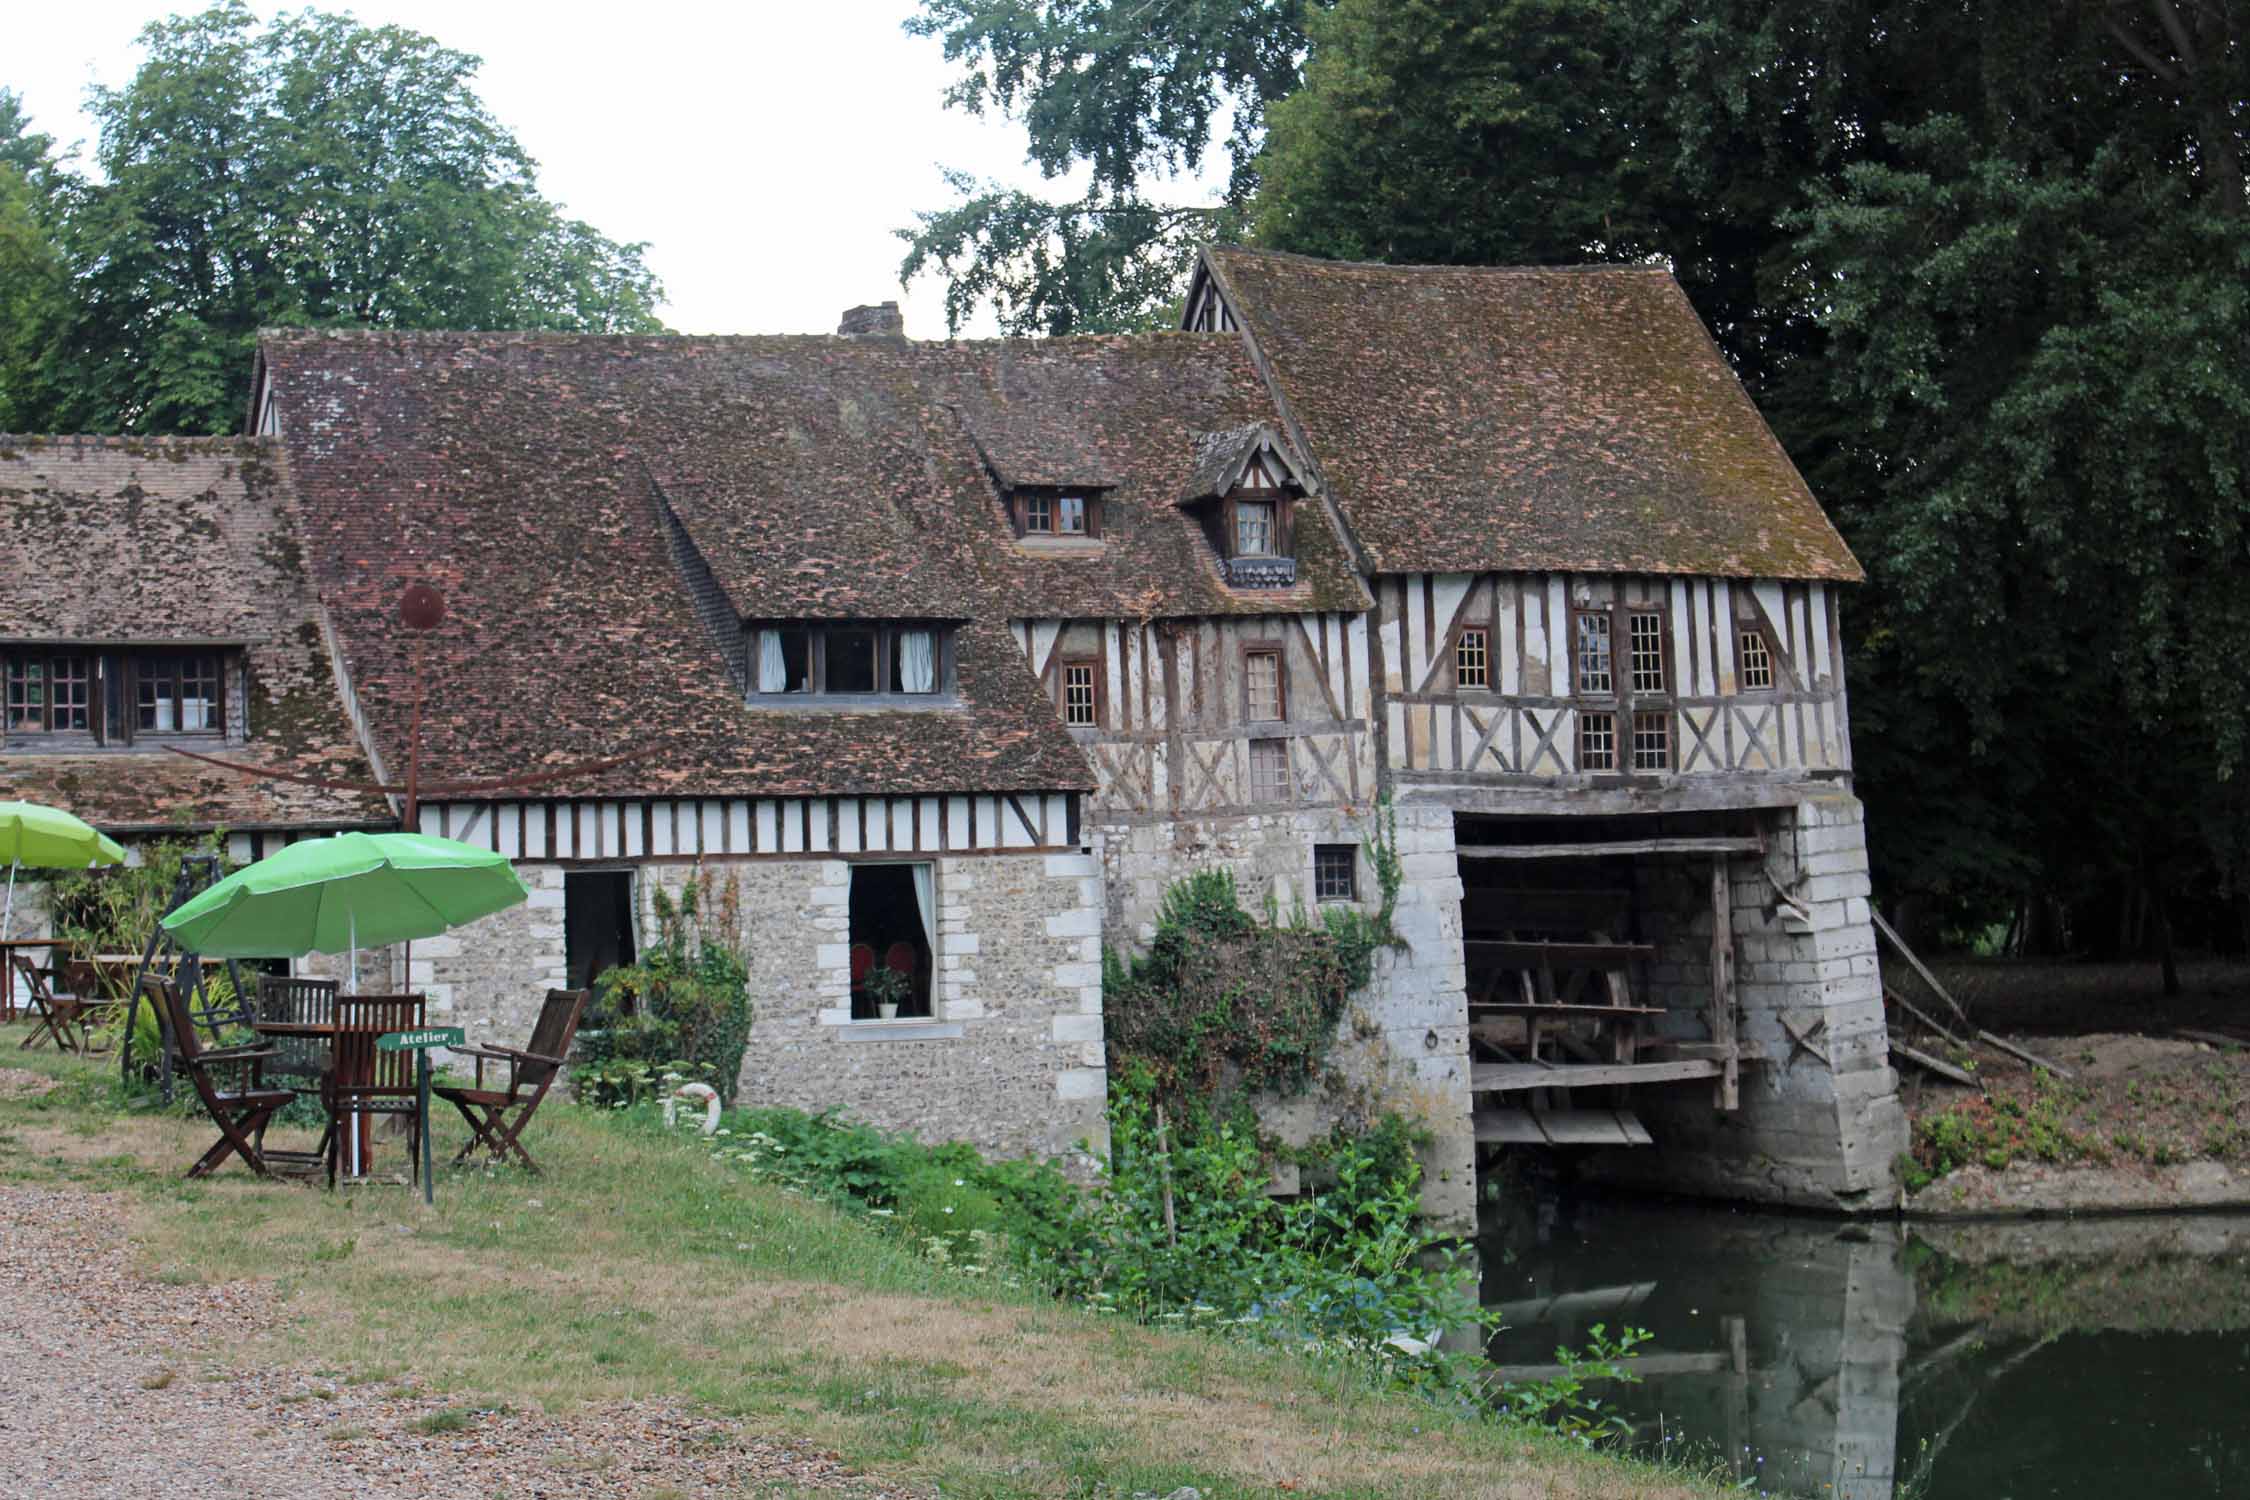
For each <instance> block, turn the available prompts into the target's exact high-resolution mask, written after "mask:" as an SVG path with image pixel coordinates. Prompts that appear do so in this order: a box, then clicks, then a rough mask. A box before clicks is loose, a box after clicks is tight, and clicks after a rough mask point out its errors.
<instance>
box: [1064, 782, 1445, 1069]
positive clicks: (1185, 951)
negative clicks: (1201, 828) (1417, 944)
mask: <svg viewBox="0 0 2250 1500" xmlns="http://www.w3.org/2000/svg"><path fill="white" fill-rule="evenodd" d="M1397 842H1398V841H1397V828H1396V819H1395V817H1394V816H1393V815H1392V814H1391V812H1390V810H1389V808H1388V807H1386V808H1384V810H1383V815H1382V819H1381V823H1380V826H1379V827H1378V829H1377V832H1376V836H1375V838H1374V839H1373V841H1372V842H1371V843H1370V844H1369V846H1368V851H1367V852H1368V858H1369V862H1370V864H1371V865H1372V867H1373V870H1374V874H1375V881H1376V886H1377V888H1378V889H1379V890H1380V892H1381V895H1382V899H1381V902H1380V903H1379V905H1378V907H1377V909H1376V910H1374V911H1372V912H1369V911H1363V910H1361V909H1360V908H1358V907H1356V906H1353V907H1346V906H1328V907H1324V908H1323V909H1322V911H1321V916H1320V921H1319V922H1318V923H1317V924H1311V923H1308V922H1306V921H1305V920H1304V913H1303V912H1302V910H1301V909H1300V910H1299V912H1298V913H1297V914H1296V919H1295V920H1293V921H1291V922H1289V923H1282V922H1280V921H1278V920H1274V919H1275V918H1278V915H1279V914H1278V913H1276V912H1271V911H1269V913H1268V918H1269V920H1268V921H1266V922H1263V923H1261V922H1259V921H1257V920H1256V919H1254V918H1253V917H1252V916H1251V915H1250V913H1249V912H1247V911H1245V910H1244V909H1243V906H1242V901H1241V894H1240V892H1239V891H1238V890H1237V888H1236V886H1235V880H1234V872H1233V871H1231V870H1225V869H1218V870H1199V871H1197V872H1196V873H1195V874H1193V875H1190V876H1188V877H1187V878H1185V879H1183V880H1180V881H1177V882H1175V883H1174V884H1173V885H1172V886H1171V888H1170V889H1168V890H1167V891H1166V892H1165V893H1164V903H1163V905H1162V907H1161V908H1160V909H1159V910H1158V913H1157V918H1156V936H1155V940H1154V941H1153V942H1152V943H1151V944H1150V946H1149V951H1148V953H1147V954H1146V955H1145V956H1143V957H1140V958H1135V959H1131V960H1127V959H1125V958H1122V957H1120V956H1119V955H1118V954H1117V953H1116V952H1114V951H1112V950H1108V949H1105V950H1104V951H1103V973H1102V1013H1103V1017H1104V1030H1105V1031H1106V1033H1107V1037H1108V1044H1109V1066H1110V1073H1111V1076H1112V1077H1126V1076H1130V1075H1134V1074H1136V1073H1137V1074H1142V1075H1145V1076H1146V1077H1147V1078H1148V1079H1149V1081H1150V1084H1151V1086H1152V1087H1153V1089H1154V1090H1155V1094H1156V1097H1157V1098H1159V1099H1168V1100H1172V1101H1175V1102H1179V1103H1197V1102H1200V1103H1209V1102H1211V1101H1214V1100H1216V1099H1218V1098H1219V1097H1221V1096H1222V1095H1226V1094H1230V1093H1239V1094H1257V1093H1272V1094H1279V1095H1281V1096H1283V1097H1288V1096H1290V1095H1295V1094H1301V1093H1303V1092H1304V1091H1305V1090H1306V1089H1307V1088H1308V1087H1310V1086H1311V1085H1312V1083H1313V1082H1314V1081H1315V1080H1316V1079H1317V1078H1318V1077H1319V1076H1320V1073H1321V1070H1322V1068H1323V1067H1324V1066H1325V1065H1326V1063H1327V1061H1328V1057H1329V1054H1330V1052H1331V1051H1333V1050H1334V1048H1335V1045H1336V1034H1337V1026H1338V1023H1339V1022H1340V1021H1341V1020H1342V1019H1343V1016H1344V1008H1345V1006H1346V1004H1347V1003H1348V1002H1349V1000H1350V998H1351V995H1352V992H1353V991H1355V990H1358V989H1361V988H1364V987H1365V986H1366V984H1367V982H1368V980H1369V979H1370V978H1371V977H1372V975H1373V973H1374V967H1375V954H1376V951H1377V950H1378V949H1381V948H1403V947H1404V946H1406V945H1405V943H1404V941H1403V940H1402V939H1401V938H1400V937H1399V936H1398V934H1397V932H1396V931H1395V930H1394V928H1393V927H1392V925H1391V919H1392V916H1393V914H1394V913H1395V912H1396V910H1397V907H1398V891H1399V884H1400V866H1399V858H1398V849H1397Z"/></svg>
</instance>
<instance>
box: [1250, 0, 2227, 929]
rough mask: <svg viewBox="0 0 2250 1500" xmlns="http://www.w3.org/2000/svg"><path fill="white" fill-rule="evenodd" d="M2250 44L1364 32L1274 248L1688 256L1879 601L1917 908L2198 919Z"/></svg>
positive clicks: (1882, 781) (2132, 15)
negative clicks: (2146, 899) (2190, 897)
mask: <svg viewBox="0 0 2250 1500" xmlns="http://www.w3.org/2000/svg"><path fill="white" fill-rule="evenodd" d="M2237 9H2238V7H2237V6H2236V5H2235V4H2233V3H2229V0H2077V3H2066V4H2062V5H2053V4H2048V3H2043V0H2041V3H2035V0H2014V3H2004V4H2000V5H1994V6H1982V7H1937V6H1930V7H1899V6H1893V5H1873V4H1866V3H1861V4H1847V5H1841V6H1839V5H1836V4H1833V3H1830V0H1818V3H1814V0H1783V3H1780V4H1773V3H1768V0H1759V3H1755V4H1753V3H1750V0H1696V3H1695V4H1694V5H1692V6H1691V5H1689V4H1688V3H1686V0H1623V3H1607V4H1605V3H1595V0H1496V3H1492V4H1487V5H1483V6H1473V7H1448V6H1441V5H1437V4H1433V3H1428V0H1413V3H1393V4H1378V3H1374V0H1339V3H1338V4H1337V5H1336V6H1335V7H1334V9H1333V10H1331V11H1329V12H1327V13H1326V14H1324V15H1320V16H1316V17H1315V18H1314V19H1313V21H1312V23H1311V28H1310V30H1311V46H1312V55H1311V59H1310V61H1309V62H1308V64H1307V67H1306V70H1305V86H1304V88H1303V89H1302V90H1301V91H1300V92H1298V93H1297V94H1296V95H1294V96H1293V97H1290V98H1288V99H1286V100H1284V101H1282V102H1280V103H1279V104H1277V105H1276V106H1275V107H1274V108H1273V109H1272V111H1271V114H1270V119H1271V132H1270V135H1269V138H1268V141H1267V144H1266V148H1265V154H1264V157H1263V158H1262V162H1261V165H1262V168H1263V171H1264V174H1265V178H1264V190H1263V192H1262V194H1261V196H1260V198H1259V201H1258V202H1257V204H1256V205H1255V218H1254V222H1255V225H1256V228H1257V232H1258V234H1259V236H1260V238H1261V239H1262V240H1263V241H1264V242H1265V243H1268V244H1273V245H1276V246H1278V247H1280V248H1291V249H1303V250H1309V251H1313V252H1316V253H1323V254H1342V255H1357V256H1367V257H1372V258H1378V259H1395V260H1435V261H1448V262H1460V263H1478V262H1483V263H1489V262H1494V261H1508V260H1521V261H1534V262H1546V261H1573V260H1585V259H1590V258H1611V257H1640V256H1645V255H1650V254H1660V255H1663V256H1665V257H1667V258H1669V259H1670V260H1671V262H1672V263H1673V265H1674V267H1675V269H1676V270H1677V272H1678V274H1679V275H1680V278H1681V281H1682V283H1683V285H1684V286H1685V287H1686V289H1687V290H1688V292H1689V295H1690V296H1691V297H1692V298H1693V299H1694V301H1695V302H1696V305H1697V307H1698V309H1699V310H1700V311H1701V312H1702V313H1703V314H1704V316H1705V318H1706V319H1707V320H1708V321H1709V322H1710V323H1711V324H1712V325H1713V327H1714V329H1715V330H1716V332H1717V333H1718V336H1719V338H1720V341H1721V343H1722V345H1723V347H1724V348H1725V350H1726V352H1727V355H1728V357H1729V359H1730V360H1731V361H1732V363H1733V364H1734V366H1735V368H1736V370H1737V371H1738V372H1739V373H1741V374H1742V375H1743V377H1744V379H1745V380H1746V381H1747V382H1748V383H1749V384H1750V385H1751V387H1752V390H1753V392H1754V394H1756V395H1757V396H1758V398H1759V400H1760V402H1761V404H1762V405H1763V406H1764V408H1765V410H1766V412H1767V414H1768V415H1769V417H1770V418H1771V419H1772V420H1773V422H1774V424H1775V426H1776V428H1777V430H1778V431H1779V433H1780V435H1781V437H1782V439H1783V441H1784V443H1785V445H1786V446H1787V447H1788V448H1789V450H1790V452H1791V454H1792V455H1793V456H1794V457H1795V458H1796V459H1797V460H1798V462H1799V464H1800V466H1802V467H1803V468H1804V469H1805V470H1806V472H1807V474H1808V477H1809V478H1810V479H1811V480H1812V482H1813V484H1814V487H1815V489H1816V491H1817V492H1818V493H1820V494H1821V495H1822V497H1823V499H1824V500H1825V501H1826V502H1827V503H1828V504H1829V506H1830V508H1831V510H1832V511H1834V512H1835V513H1836V515H1837V517H1838V520H1839V521H1840V523H1841V524H1842V525H1843V527H1844V529H1845V531H1846V534H1847V536H1848V537H1849V538H1850V539H1851V541H1852V542H1853V544H1854V546H1855V548H1856V550H1857V551H1858V552H1859V554H1860V556H1861V558H1862V560H1863V561H1864V562H1866V564H1867V566H1868V569H1869V572H1870V575H1871V579H1872V586H1871V587H1870V588H1869V589H1868V590H1867V591H1866V593H1865V595H1864V596H1863V597H1862V598H1861V599H1859V600H1857V601H1855V608H1854V609H1853V610H1852V611H1851V612H1850V614H1849V615H1848V616H1847V619H1848V622H1849V625H1850V627H1851V636H1852V641H1851V644H1852V647H1853V656H1852V660H1853V664H1854V683H1853V707H1854V729H1855V742H1856V745H1857V747H1858V750H1859V762H1860V773H1861V774H1860V785H1861V788H1862V790H1863V792H1864V793H1865V794H1866V795H1867V796H1868V798H1869V800H1870V802H1871V803H1872V804H1874V811H1873V814H1872V816H1871V821H1870V828H1871V836H1872V838H1873V840H1874V844H1875V852H1876V856H1877V863H1878V875H1879V878H1880V879H1881V880H1882V882H1883V884H1884V886H1885V887H1886V888H1887V889H1889V890H1891V891H1893V892H1903V891H1908V890H1924V891H1932V892H1934V893H1935V894H1938V895H1940V896H1942V897H1944V898H1946V899H1949V900H1951V901H1952V902H1954V903H1956V905H1958V906H1962V907H1974V906H1978V905H1983V906H1985V907H1986V908H1987V909H1989V907H1990V906H1991V905H1992V904H1993V903H1996V902H2002V901H2010V902H2012V901H2014V900H2016V899H2018V898H2019V897H2026V896H2028V895H2030V894H2033V893H2034V892H2036V893H2037V894H2038V895H2039V896H2040V898H2041V899H2042V900H2044V899H2046V896H2047V895H2048V894H2049V893H2055V892H2059V893H2061V894H2062V895H2063V896H2064V898H2065V902H2066V904H2068V903H2071V902H2075V903H2077V904H2078V905H2080V906H2081V907H2082V908H2083V907H2084V906H2085V905H2086V903H2087V902H2089V901H2105V900H2109V899H2111V897H2112V896H2113V895H2114V893H2115V891H2116V890H2117V889H2119V888H2120V886H2121V885H2122V886H2123V887H2127V888H2136V889H2140V890H2143V891H2148V892H2151V893H2152V895H2153V899H2154V904H2155V906H2156V909H2157V912H2158V914H2159V917H2160V918H2161V915H2162V913H2163V912H2164V911H2165V910H2166V909H2167V907H2168V906H2176V905H2177V903H2176V902H2167V901H2166V900H2165V891H2166V887H2168V886H2169V887H2172V888H2173V889H2174V890H2175V891H2177V889H2178V888H2180V887H2181V886H2183V885H2185V884H2187V883H2188V881H2189V879H2190V878H2191V876H2208V875H2210V874H2212V873H2214V872H2215V873H2217V874H2218V875H2219V876H2220V877H2221V878H2222V880H2223V879H2224V878H2225V877H2227V876H2229V875H2231V873H2232V872H2233V871H2235V870H2237V869H2240V868H2241V867H2242V864H2241V861H2242V858H2243V855H2244V854H2245V852H2250V824H2245V823H2244V822H2243V821H2242V820H2241V810H2242V808H2243V804H2244V802H2245V800H2246V799H2245V798H2244V797H2243V796H2242V795H2241V793H2240V790H2239V786H2240V781H2239V777H2238V775H2237V772H2238V768H2239V767H2240V766H2241V764H2242V760H2243V755H2244V748H2245V740H2246V738H2250V692H2246V691H2245V689H2250V599H2246V598H2245V596H2244V591H2243V589H2242V588H2241V586H2240V580H2241V578H2242V577H2243V564H2244V562H2245V553H2244V543H2245V536H2246V522H2250V508H2246V496H2245V494H2244V480H2243V476H2244V473H2245V469H2246V466H2250V465H2246V461H2250V421H2246V420H2245V418H2246V416H2250V410H2246V407H2250V358H2246V357H2245V355H2246V353H2250V312H2246V308H2245V296H2246V293H2245V288H2246V287H2250V275H2246V273H2250V238H2246V236H2245V230H2244V222H2243V221H2244V208H2243V199H2244V170H2243V169H2244V160H2245V139H2244V136H2245V130H2246V127H2250V115H2246V114H2245V110H2244V107H2243V104H2242V101H2243V100H2244V99H2245V97H2246V95H2250V87H2246V84H2250V72H2246V66H2250V65H2246V60H2245V50H2244V39H2243V37H2242V36H2241V34H2240V33H2241V20H2240V18H2239V16H2238V14H2237ZM1950 746H1959V747H1960V748H1961V749H1962V750H1963V751H1965V753H1963V754H1952V755H1949V754H1943V753H1939V747H1950ZM2066 789H2067V790H2066ZM2219 883H2220V882H2217V881H2212V880H2210V879H2207V878H2206V879H2201V880H2198V881H2196V884H2198V885H2199V886H2201V887H2203V888H2206V889H2209V888H2215V887H2217V886H2218V885H2219ZM2080 915H2081V917H2082V918H2085V917H2087V916H2088V915H2089V914H2088V912H2086V911H2084V910H2082V911H2081V913H2080ZM2086 925H2087V923H2086V922H2085V921H2084V920H2082V921H2081V926H2082V927H2083V926H2086ZM2157 925H2158V926H2161V925H2163V924H2162V922H2161V920H2160V921H2159V922H2158V924H2157Z"/></svg>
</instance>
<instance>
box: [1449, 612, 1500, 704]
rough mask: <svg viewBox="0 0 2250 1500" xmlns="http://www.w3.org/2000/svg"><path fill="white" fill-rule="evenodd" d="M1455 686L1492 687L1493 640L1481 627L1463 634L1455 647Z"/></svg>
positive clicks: (1474, 627)
mask: <svg viewBox="0 0 2250 1500" xmlns="http://www.w3.org/2000/svg"><path fill="white" fill-rule="evenodd" d="M1453 685H1454V686H1455V687H1465V688H1480V687H1490V686H1491V685H1492V638H1491V635H1490V634H1489V633H1488V632H1487V631H1486V630H1485V629H1484V627H1483V626H1481V625H1472V626H1470V627H1469V628H1468V629H1466V630H1464V631H1462V632H1461V639H1460V640H1459V641H1458V642H1457V643H1455V645H1454V647H1453Z"/></svg>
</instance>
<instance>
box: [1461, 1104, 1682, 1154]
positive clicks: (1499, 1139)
mask: <svg viewBox="0 0 2250 1500" xmlns="http://www.w3.org/2000/svg"><path fill="white" fill-rule="evenodd" d="M1470 1127H1471V1129H1472V1131H1473V1132H1474V1134H1475V1136H1476V1140H1477V1144H1478V1145H1481V1146H1649V1145H1654V1144H1655V1138H1654V1137H1653V1136H1651V1135H1650V1134H1649V1133H1648V1127H1647V1126H1646V1125H1643V1124H1642V1123H1641V1122H1640V1118H1639V1116H1637V1115H1635V1114H1634V1113H1633V1112H1632V1111H1631V1110H1629V1109H1546V1110H1529V1109H1480V1110H1478V1111H1477V1112H1476V1113H1475V1114H1474V1115H1473V1116H1471V1117H1470Z"/></svg>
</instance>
